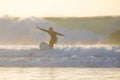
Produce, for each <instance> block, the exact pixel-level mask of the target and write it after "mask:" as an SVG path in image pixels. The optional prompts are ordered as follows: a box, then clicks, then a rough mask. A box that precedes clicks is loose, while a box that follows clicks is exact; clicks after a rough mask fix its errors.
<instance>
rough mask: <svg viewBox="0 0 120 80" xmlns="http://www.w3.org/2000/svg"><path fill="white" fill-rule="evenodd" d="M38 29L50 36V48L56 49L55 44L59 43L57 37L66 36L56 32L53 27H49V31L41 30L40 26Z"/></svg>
mask: <svg viewBox="0 0 120 80" xmlns="http://www.w3.org/2000/svg"><path fill="white" fill-rule="evenodd" d="M36 28H37V29H39V30H42V31H44V32H47V33H48V34H49V35H50V41H49V46H50V47H54V44H55V43H56V42H57V35H59V36H64V35H63V34H61V33H58V32H55V31H54V30H53V28H52V27H49V29H48V30H46V29H43V28H40V27H38V26H37V27H36Z"/></svg>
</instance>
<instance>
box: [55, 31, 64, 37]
mask: <svg viewBox="0 0 120 80" xmlns="http://www.w3.org/2000/svg"><path fill="white" fill-rule="evenodd" d="M56 34H57V35H60V36H64V35H63V34H61V33H58V32H56Z"/></svg>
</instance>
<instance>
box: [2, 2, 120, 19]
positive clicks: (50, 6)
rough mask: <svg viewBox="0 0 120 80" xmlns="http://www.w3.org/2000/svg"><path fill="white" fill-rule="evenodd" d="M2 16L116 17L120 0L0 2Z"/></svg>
mask: <svg viewBox="0 0 120 80" xmlns="http://www.w3.org/2000/svg"><path fill="white" fill-rule="evenodd" d="M28 3H29V4H28ZM3 15H10V16H13V17H14V16H15V17H17V16H18V17H30V16H35V17H39V16H40V17H91V16H118V15H120V0H52V1H51V0H0V16H3Z"/></svg>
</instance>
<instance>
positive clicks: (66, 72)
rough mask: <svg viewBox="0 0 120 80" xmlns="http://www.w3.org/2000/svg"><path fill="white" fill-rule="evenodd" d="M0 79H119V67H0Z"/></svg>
mask: <svg viewBox="0 0 120 80" xmlns="http://www.w3.org/2000/svg"><path fill="white" fill-rule="evenodd" d="M0 80H120V68H74V67H73V68H69V67H67V68H64V67H63V68H55V67H54V68H52V67H48V68H41V67H0Z"/></svg>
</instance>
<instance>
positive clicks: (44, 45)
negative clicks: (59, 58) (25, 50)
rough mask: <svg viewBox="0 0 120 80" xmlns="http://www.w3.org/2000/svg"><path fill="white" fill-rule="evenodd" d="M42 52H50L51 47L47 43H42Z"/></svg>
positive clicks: (40, 46)
mask: <svg viewBox="0 0 120 80" xmlns="http://www.w3.org/2000/svg"><path fill="white" fill-rule="evenodd" d="M39 48H40V50H49V49H51V47H50V46H49V45H48V44H47V43H46V42H41V43H40V45H39Z"/></svg>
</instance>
